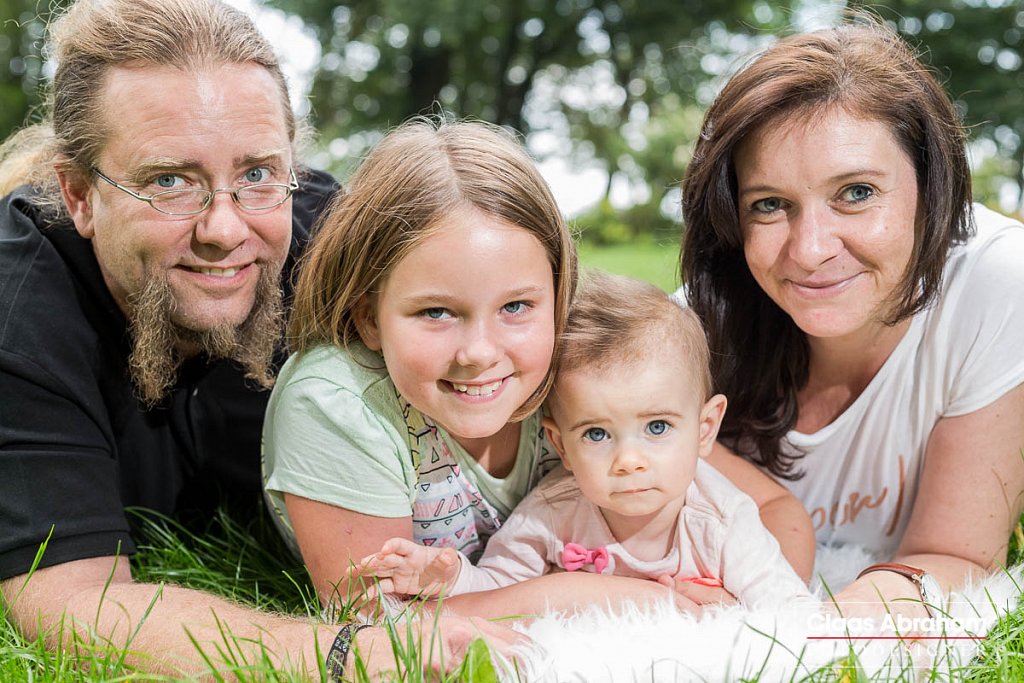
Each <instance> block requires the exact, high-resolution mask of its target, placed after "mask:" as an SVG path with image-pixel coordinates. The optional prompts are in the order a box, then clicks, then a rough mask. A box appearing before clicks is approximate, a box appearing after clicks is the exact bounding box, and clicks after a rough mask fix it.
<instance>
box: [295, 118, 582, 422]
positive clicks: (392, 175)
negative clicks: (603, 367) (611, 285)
mask: <svg viewBox="0 0 1024 683" xmlns="http://www.w3.org/2000/svg"><path fill="white" fill-rule="evenodd" d="M347 189H348V191H347V192H346V193H345V194H344V195H339V196H338V197H336V198H335V200H334V203H333V204H332V206H331V208H330V210H329V212H328V214H327V215H326V216H325V217H324V219H323V222H322V225H321V227H320V229H319V231H318V232H317V234H316V236H315V237H314V239H313V242H312V244H311V245H310V247H309V249H308V250H307V252H306V255H305V257H304V258H303V261H302V263H301V264H300V267H299V276H298V281H297V283H296V286H295V300H294V304H293V307H292V313H291V318H290V321H289V326H288V336H289V343H290V345H291V347H292V348H293V349H294V350H295V351H299V352H301V351H303V350H306V349H309V348H311V347H313V346H316V345H318V344H334V345H335V346H338V347H341V348H347V347H348V345H349V344H350V343H351V342H353V341H357V340H359V330H358V329H357V316H358V315H359V307H360V306H361V305H362V304H363V302H364V301H366V300H367V298H369V297H372V295H373V294H374V293H376V292H379V291H380V289H381V287H382V285H383V283H384V280H385V278H387V276H388V274H389V273H390V272H391V270H392V269H393V268H394V266H395V265H396V264H397V263H398V262H399V261H401V260H402V258H404V257H405V256H406V255H407V254H408V253H409V252H410V251H411V250H412V249H413V248H415V246H416V245H417V244H419V243H420V242H421V241H422V240H423V239H424V238H425V237H427V236H429V235H430V234H431V233H432V231H433V230H435V229H436V228H437V227H438V225H439V221H440V220H441V219H443V218H444V217H445V216H447V215H450V214H451V213H452V212H454V211H457V210H459V209H460V208H464V207H467V206H469V207H473V208H475V209H476V210H478V211H481V212H483V213H484V214H487V215H489V216H493V217H494V218H496V219H498V220H501V221H504V222H506V223H510V224H512V225H515V226H517V227H520V228H523V229H524V230H527V231H529V232H530V233H531V234H533V236H534V237H536V238H537V239H538V240H539V241H540V243H541V244H542V245H543V246H544V249H545V251H546V252H547V254H548V261H549V263H550V265H551V271H552V273H553V276H554V286H555V321H554V322H555V339H556V341H555V348H554V354H555V355H556V356H557V353H558V347H559V344H560V342H559V340H560V339H561V336H562V331H563V330H564V328H565V319H566V317H567V315H568V310H569V304H570V302H571V301H572V296H573V292H574V291H575V287H576V247H575V244H574V243H573V240H572V235H571V234H570V232H569V229H568V228H567V226H566V224H565V221H564V219H563V218H562V215H561V213H560V212H559V210H558V205H557V204H556V203H555V199H554V197H553V196H552V195H551V191H550V190H549V189H548V186H547V184H546V183H545V182H544V180H543V178H541V176H540V173H539V171H538V170H537V168H536V166H535V165H534V163H533V161H532V160H531V159H530V157H529V155H528V154H527V153H526V150H525V149H523V147H522V145H520V144H519V143H518V142H517V141H516V140H515V139H513V138H512V136H511V135H509V134H508V133H506V132H505V131H504V130H503V129H501V128H500V127H498V126H493V125H490V124H486V123H482V122H477V121H461V122H445V121H431V120H429V119H424V118H418V119H413V120H412V121H409V122H407V123H405V124H403V125H401V126H399V127H398V128H396V129H395V130H393V131H391V132H390V133H389V134H388V135H386V136H385V137H384V138H383V139H382V140H381V141H380V142H379V143H377V145H376V146H375V147H374V148H373V150H372V151H371V153H370V155H369V156H368V157H367V158H366V159H365V160H364V161H363V163H362V164H361V165H360V166H359V168H358V170H357V171H356V172H355V174H354V175H353V177H352V179H351V181H350V183H349V186H348V188H347ZM552 379H553V378H552V372H551V371H550V370H549V372H548V376H547V377H546V378H545V380H544V382H542V383H541V386H540V387H538V389H537V391H536V392H534V394H533V395H532V396H531V397H530V398H529V399H528V400H527V401H526V402H525V403H524V404H523V405H522V406H521V407H520V408H519V410H517V411H516V413H515V414H514V415H513V416H512V419H513V420H521V419H523V418H525V417H527V416H528V415H529V414H530V413H532V412H533V411H534V410H536V409H537V407H538V406H539V405H540V403H541V402H542V401H543V400H544V397H545V396H546V395H547V392H548V390H549V389H550V388H551V382H552Z"/></svg>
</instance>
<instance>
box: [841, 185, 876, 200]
mask: <svg viewBox="0 0 1024 683" xmlns="http://www.w3.org/2000/svg"><path fill="white" fill-rule="evenodd" d="M874 193H875V190H874V189H873V188H872V187H871V186H870V185H851V186H850V187H848V188H846V189H845V190H843V195H842V196H843V199H844V200H846V201H848V202H862V201H864V200H865V199H867V198H868V197H870V196H871V195H873V194H874Z"/></svg>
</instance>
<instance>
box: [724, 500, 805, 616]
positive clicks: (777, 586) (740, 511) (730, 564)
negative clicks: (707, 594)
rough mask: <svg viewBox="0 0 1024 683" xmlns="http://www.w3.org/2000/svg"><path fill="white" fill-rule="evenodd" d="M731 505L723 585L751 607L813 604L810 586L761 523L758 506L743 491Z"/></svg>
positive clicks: (726, 523) (725, 539) (729, 508)
mask: <svg viewBox="0 0 1024 683" xmlns="http://www.w3.org/2000/svg"><path fill="white" fill-rule="evenodd" d="M735 495H736V499H735V501H732V504H731V505H729V506H728V508H727V509H728V515H727V516H726V518H725V520H723V521H724V525H725V528H724V533H723V541H722V547H721V571H722V577H721V578H722V584H723V585H724V587H725V589H726V590H727V591H729V592H730V593H732V594H733V595H734V596H736V599H737V600H739V601H740V602H742V603H743V604H744V605H746V606H747V607H750V608H763V607H767V606H773V605H774V606H779V605H786V604H791V603H794V602H803V603H808V604H814V603H816V602H817V601H816V600H815V599H814V598H813V597H812V596H811V593H810V591H809V590H808V588H807V585H806V584H804V582H803V580H802V579H801V578H800V577H799V576H797V574H796V572H795V571H794V570H793V568H792V567H791V566H790V564H789V562H788V561H787V560H786V558H785V557H784V556H783V554H782V549H781V548H780V547H779V543H778V541H776V540H775V537H774V536H772V534H771V532H770V531H768V529H766V528H765V526H764V524H762V523H761V517H760V515H759V514H758V510H757V505H756V504H755V503H754V501H753V500H752V499H751V498H750V497H749V496H747V495H746V494H744V493H743V492H741V491H738V490H737V491H736V492H735Z"/></svg>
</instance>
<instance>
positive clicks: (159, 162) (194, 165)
mask: <svg viewBox="0 0 1024 683" xmlns="http://www.w3.org/2000/svg"><path fill="white" fill-rule="evenodd" d="M199 166H200V164H199V161H198V160H197V159H178V158H175V157H157V158H155V159H149V160H148V161H146V162H144V163H142V164H139V165H138V166H136V167H135V168H133V169H132V170H131V171H129V172H128V178H127V180H128V181H129V182H132V183H135V184H136V185H144V184H145V183H147V182H149V180H150V178H152V177H153V176H155V175H160V174H161V173H181V172H184V171H195V170H196V169H198V168H199Z"/></svg>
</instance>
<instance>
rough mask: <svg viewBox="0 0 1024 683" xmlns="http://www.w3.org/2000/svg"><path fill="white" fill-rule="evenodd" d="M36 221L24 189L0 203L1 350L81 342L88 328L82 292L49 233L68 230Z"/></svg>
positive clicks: (31, 348)
mask: <svg viewBox="0 0 1024 683" xmlns="http://www.w3.org/2000/svg"><path fill="white" fill-rule="evenodd" d="M37 220H39V218H38V214H36V213H34V212H33V211H32V207H31V203H30V202H29V200H28V196H27V193H25V192H23V191H21V190H19V191H16V192H15V193H12V194H11V195H8V196H7V197H5V198H4V199H3V200H2V203H0V348H2V349H4V350H7V351H11V350H17V349H21V350H25V351H31V350H38V349H52V348H54V346H55V345H60V344H61V343H62V342H64V341H69V340H70V339H73V340H75V342H76V343H77V342H80V341H81V334H82V333H88V330H89V328H90V326H89V325H84V324H83V323H84V314H83V312H82V308H81V304H80V297H81V296H83V294H84V293H83V292H81V291H80V290H79V288H78V287H76V285H75V281H74V276H73V272H72V267H71V264H69V263H68V261H67V260H66V259H65V255H64V254H63V253H62V252H61V251H60V250H59V249H58V248H57V247H56V246H55V244H54V242H53V241H52V239H51V235H50V234H49V233H50V232H52V233H53V234H57V233H58V232H60V233H67V231H68V230H70V228H68V227H67V226H62V225H43V226H40V225H38V224H37V222H36V221H37ZM64 236H66V237H68V238H70V239H74V238H76V237H77V235H64ZM69 338H70V339H69Z"/></svg>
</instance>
